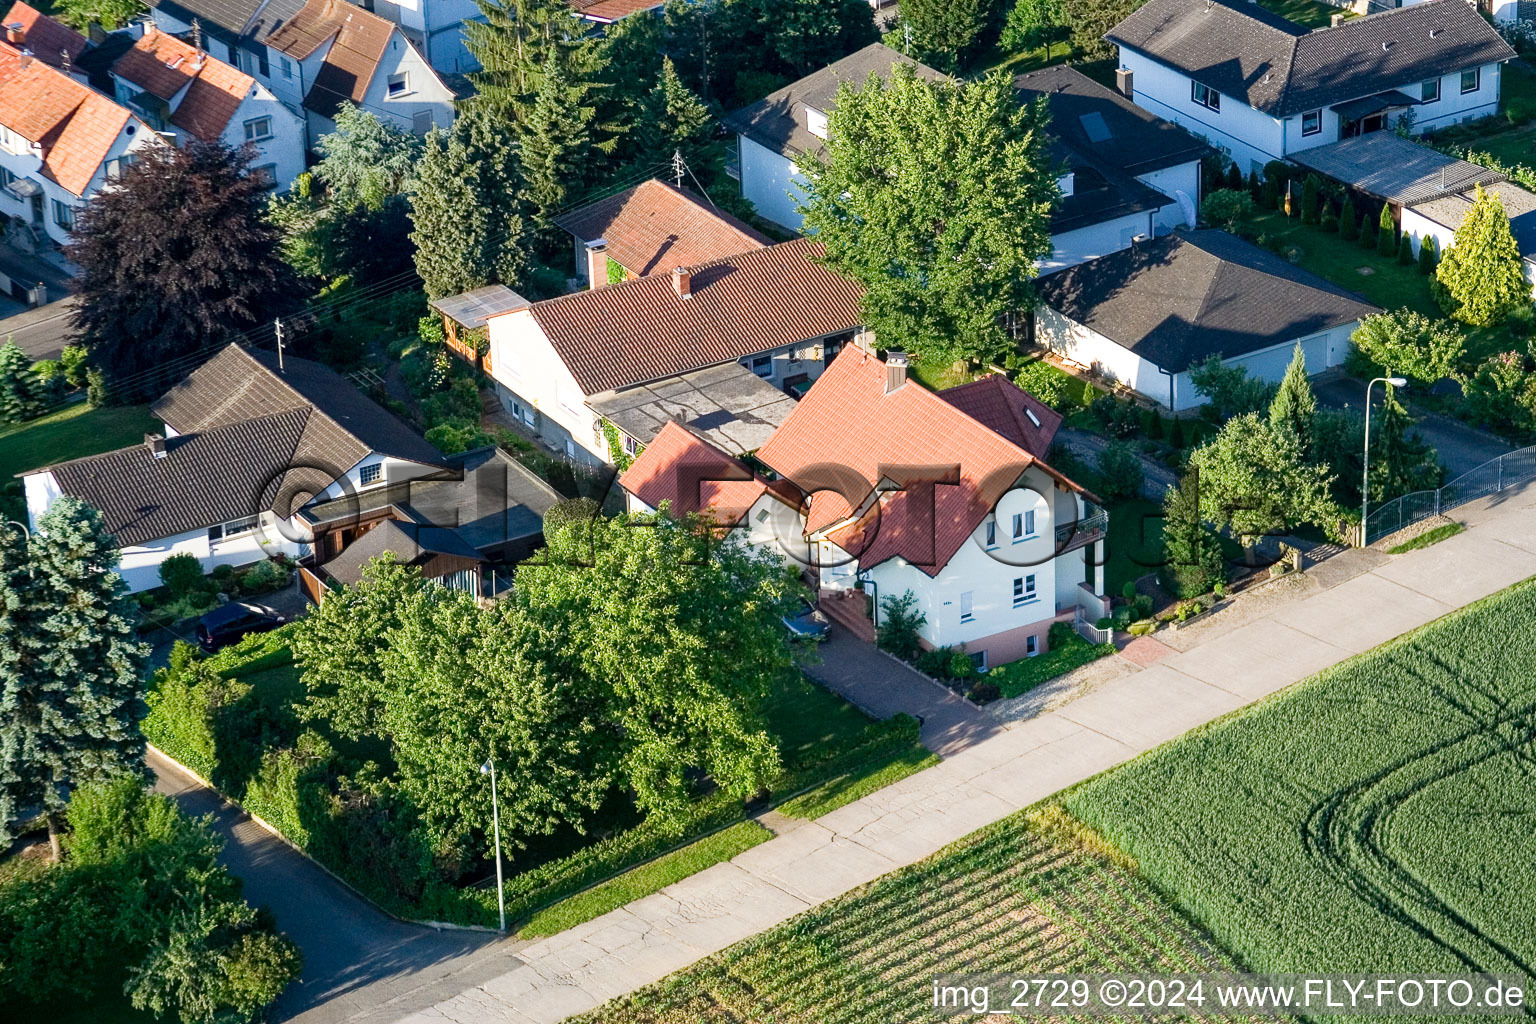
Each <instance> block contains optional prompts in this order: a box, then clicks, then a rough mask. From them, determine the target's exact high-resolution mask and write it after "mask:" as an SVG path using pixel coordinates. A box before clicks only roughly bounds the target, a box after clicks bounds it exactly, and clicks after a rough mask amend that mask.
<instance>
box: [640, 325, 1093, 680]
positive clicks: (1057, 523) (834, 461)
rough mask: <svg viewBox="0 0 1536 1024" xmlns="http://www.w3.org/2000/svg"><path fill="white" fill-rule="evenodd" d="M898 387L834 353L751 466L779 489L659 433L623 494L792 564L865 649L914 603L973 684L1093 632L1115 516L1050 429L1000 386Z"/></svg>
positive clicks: (680, 433) (890, 376)
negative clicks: (899, 608) (1087, 629)
mask: <svg viewBox="0 0 1536 1024" xmlns="http://www.w3.org/2000/svg"><path fill="white" fill-rule="evenodd" d="M906 369H907V362H906V358H905V356H903V355H902V354H901V353H896V352H892V353H889V354H888V356H887V358H886V359H883V360H882V359H880V358H879V357H878V356H877V355H876V354H875V353H874V352H873V351H871V350H870V348H868V347H867V344H866V343H865V342H864V341H862V340H861V341H860V342H859V343H857V344H853V345H849V346H847V347H846V348H844V349H843V351H842V354H841V355H839V356H838V357H837V358H836V360H834V361H833V363H832V365H831V366H830V367H828V368H827V371H826V372H825V373H824V374H822V376H821V379H820V380H819V381H818V382H817V384H816V386H815V387H813V388H812V389H811V391H810V393H809V394H808V395H807V396H806V397H805V398H804V399H803V400H802V401H801V402H800V403H799V404H798V405H797V406H796V407H795V408H794V410H793V411H792V412H791V413H790V414H789V416H788V417H786V418H785V420H784V422H783V423H782V424H781V425H780V426H779V428H778V429H777V430H776V431H775V432H774V434H773V437H772V438H771V439H770V440H769V441H768V443H767V444H765V445H764V446H763V447H762V448H761V449H759V450H758V452H757V459H758V461H759V462H761V463H762V464H763V465H765V466H767V467H768V468H769V469H771V470H772V471H774V473H775V474H777V478H776V479H773V480H769V479H767V478H766V477H764V476H762V475H759V474H755V473H753V472H752V471H751V470H749V469H748V467H747V466H746V465H745V464H743V463H741V462H739V461H737V460H734V459H731V458H729V457H728V456H727V455H726V454H725V453H724V452H722V451H719V450H718V449H712V448H711V446H710V445H709V442H708V439H707V438H704V437H702V436H700V435H699V434H697V433H694V432H690V431H688V430H686V429H684V428H682V427H679V426H677V425H675V424H669V425H668V426H666V427H665V428H664V429H663V431H662V432H661V433H660V434H658V436H657V440H656V442H655V443H654V444H653V445H652V446H651V447H649V448H647V449H646V450H645V451H644V452H643V453H642V454H641V455H640V457H639V458H637V459H636V460H635V462H634V464H633V465H632V466H631V467H630V468H629V469H628V470H627V471H626V472H625V473H624V475H623V476H622V477H621V478H620V480H621V483H622V484H623V486H624V488H625V490H626V491H627V492H628V493H629V495H630V504H631V507H632V508H637V509H655V508H658V507H659V506H661V505H662V504H663V503H667V504H668V505H669V507H670V508H671V509H672V510H673V511H674V512H677V513H680V514H681V513H697V514H700V515H702V516H704V517H706V518H708V519H710V520H712V521H714V523H715V524H717V525H718V526H720V527H723V528H730V529H732V531H733V532H732V533H731V534H730V535H731V536H732V537H734V538H737V539H738V540H740V541H741V542H744V543H748V544H751V545H754V546H758V547H760V548H763V549H766V550H775V551H777V552H778V553H779V554H780V556H781V557H784V558H786V559H788V560H791V561H794V562H798V563H799V564H801V565H803V566H805V567H806V568H807V569H808V570H810V571H811V572H812V573H813V574H814V576H815V579H816V582H817V585H818V588H819V591H820V596H821V603H822V607H823V609H824V610H827V611H828V612H829V613H831V614H833V615H834V617H836V618H838V619H840V620H842V621H844V622H845V624H849V625H850V626H852V627H853V628H855V629H856V630H860V631H862V632H863V633H864V635H865V636H866V637H873V635H874V627H875V626H876V625H877V622H876V621H875V620H876V619H878V617H879V615H880V610H879V609H880V605H881V602H882V601H884V600H885V599H886V598H891V597H899V596H901V595H902V594H904V593H906V592H908V591H910V592H911V593H912V594H913V596H914V598H915V599H916V610H917V611H919V612H921V613H922V615H923V616H924V618H925V621H924V624H923V626H922V627H921V628H920V629H919V636H920V638H921V640H922V642H923V643H924V644H926V645H928V646H930V647H962V646H963V647H964V649H965V651H966V652H967V653H968V654H970V655H971V656H972V657H973V658H974V659H975V660H976V662H977V664H978V666H979V667H981V668H986V667H989V666H991V665H999V664H1003V663H1005V662H1009V661H1013V660H1016V659H1018V658H1022V657H1029V656H1031V655H1034V654H1038V653H1041V652H1043V651H1045V650H1046V648H1047V645H1048V643H1049V629H1050V626H1051V624H1052V623H1054V622H1058V621H1067V622H1070V621H1073V620H1075V619H1077V618H1079V617H1083V618H1088V619H1090V620H1091V619H1096V618H1098V616H1099V615H1100V614H1102V611H1101V609H1102V602H1101V601H1100V600H1099V599H1098V598H1097V597H1096V596H1095V590H1096V583H1097V582H1098V581H1099V580H1100V578H1101V577H1100V576H1099V574H1098V573H1097V572H1096V570H1095V567H1096V566H1098V565H1101V564H1102V562H1103V543H1104V535H1105V530H1106V528H1107V526H1108V516H1107V514H1106V513H1105V512H1104V511H1103V510H1102V509H1101V508H1100V507H1099V506H1098V504H1097V499H1096V498H1094V496H1093V495H1091V494H1089V493H1088V492H1086V491H1084V490H1083V488H1082V487H1080V486H1079V485H1077V484H1076V483H1074V482H1073V481H1072V480H1070V479H1069V478H1067V477H1066V476H1064V475H1063V474H1061V473H1060V472H1058V471H1057V470H1055V469H1053V468H1052V467H1051V466H1049V465H1048V464H1047V463H1046V462H1045V460H1044V456H1045V453H1046V452H1047V451H1048V450H1049V448H1050V444H1051V440H1052V438H1053V437H1054V435H1055V433H1056V430H1057V428H1058V427H1060V425H1061V417H1060V415H1059V414H1058V413H1056V412H1054V411H1052V410H1051V409H1050V408H1049V407H1048V406H1046V405H1044V404H1043V403H1041V402H1039V401H1038V400H1036V399H1035V398H1034V397H1033V396H1031V395H1029V394H1027V393H1025V392H1024V391H1022V390H1020V389H1019V388H1018V387H1016V386H1015V385H1013V384H1012V383H1010V382H1009V381H1008V380H1007V379H1005V378H1003V377H996V376H994V377H987V378H983V379H981V380H979V381H975V382H972V383H970V384H965V385H962V386H960V387H957V388H951V389H949V390H947V391H944V392H940V393H934V392H932V391H929V390H928V389H927V388H925V387H923V386H922V385H921V384H919V383H918V382H917V381H915V380H911V379H909V378H908V377H907V373H906ZM866 595H868V598H870V599H871V600H866ZM1080 608H1081V609H1084V610H1083V611H1081V612H1080V611H1079V609H1080ZM871 616H872V617H871ZM861 627H862V628H861Z"/></svg>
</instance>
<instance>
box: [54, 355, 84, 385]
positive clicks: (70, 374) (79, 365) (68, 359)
mask: <svg viewBox="0 0 1536 1024" xmlns="http://www.w3.org/2000/svg"><path fill="white" fill-rule="evenodd" d="M87 357H88V353H87V352H86V351H85V349H84V348H83V347H81V346H79V345H65V346H64V350H63V351H62V352H60V353H59V367H60V368H61V369H62V370H63V371H64V381H65V383H67V384H68V385H69V386H70V387H72V388H83V387H85V372H86V365H85V364H86V359H87Z"/></svg>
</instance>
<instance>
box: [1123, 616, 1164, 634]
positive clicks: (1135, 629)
mask: <svg viewBox="0 0 1536 1024" xmlns="http://www.w3.org/2000/svg"><path fill="white" fill-rule="evenodd" d="M1155 629H1157V623H1155V622H1153V621H1152V620H1151V619H1144V620H1142V621H1141V622H1133V623H1131V624H1130V625H1129V626H1127V627H1126V630H1125V631H1126V632H1127V633H1129V634H1131V636H1149V635H1151V633H1152V631H1153V630H1155Z"/></svg>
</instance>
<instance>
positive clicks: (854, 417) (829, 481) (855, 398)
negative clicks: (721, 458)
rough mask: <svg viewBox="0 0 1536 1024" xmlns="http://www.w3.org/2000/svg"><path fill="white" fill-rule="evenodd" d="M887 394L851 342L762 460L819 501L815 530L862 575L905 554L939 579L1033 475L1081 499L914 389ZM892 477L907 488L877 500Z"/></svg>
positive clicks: (877, 371) (811, 525)
mask: <svg viewBox="0 0 1536 1024" xmlns="http://www.w3.org/2000/svg"><path fill="white" fill-rule="evenodd" d="M885 388H886V365H885V363H884V362H883V361H881V360H880V359H879V358H877V357H876V356H874V355H872V354H870V353H869V352H867V351H866V350H865V349H863V348H862V347H860V346H859V345H849V346H848V347H846V348H845V349H843V351H842V352H841V353H839V355H838V357H837V358H836V359H835V360H833V361H832V365H831V366H829V367H828V368H827V370H826V372H825V373H823V374H822V375H821V377H820V378H818V379H817V381H816V383H815V384H814V385H812V387H811V390H810V392H809V393H807V395H806V396H805V398H803V399H801V401H800V404H799V405H798V406H796V407H795V411H794V412H792V413H790V416H789V419H788V420H786V421H785V422H784V425H783V426H781V427H780V428H779V430H778V432H777V433H775V434H774V436H773V440H771V441H769V442H768V443H767V444H766V445H764V446H763V448H762V449H761V450H760V451H759V452H758V453H757V456H758V458H759V459H760V460H762V462H763V463H764V464H765V465H767V466H769V467H771V468H772V469H773V470H774V471H776V472H777V473H779V474H780V475H781V476H783V477H785V478H786V479H788V480H790V481H792V482H793V483H795V484H796V485H797V486H798V487H799V488H800V489H801V490H803V491H805V492H807V493H809V494H811V496H812V497H811V501H810V508H809V512H808V515H807V523H806V529H807V531H808V532H810V533H816V532H819V531H823V530H828V529H830V530H831V532H830V533H829V534H828V536H829V537H830V538H831V539H832V540H833V541H834V542H835V543H837V544H838V546H839V547H841V548H843V550H845V551H847V552H848V553H849V554H851V555H853V556H854V557H856V558H857V559H858V560H859V564H860V566H861V567H862V568H870V567H872V566H875V565H879V564H880V563H881V562H884V561H886V560H888V559H890V558H895V557H898V556H899V557H902V558H905V559H906V560H907V561H908V562H910V563H911V564H913V565H915V566H917V567H918V568H919V569H921V570H922V571H923V572H925V573H927V574H928V575H930V576H933V575H936V574H937V573H938V571H939V570H940V569H941V568H943V567H944V566H945V565H946V564H948V562H949V560H950V559H951V558H953V557H954V554H955V552H956V551H959V550H960V546H961V545H962V544H964V543H965V542H966V541H967V540H968V539H969V538H970V536H971V534H972V533H973V532H974V531H975V530H976V528H977V527H978V526H980V525H981V523H982V522H983V521H984V520H985V519H986V517H987V514H988V513H989V512H991V510H992V508H993V507H994V506H995V505H996V504H997V501H998V499H999V498H1001V497H1002V496H1003V494H1004V493H1006V492H1007V491H1008V490H1010V489H1011V488H1012V487H1013V485H1014V484H1015V483H1016V482H1017V481H1018V479H1019V477H1020V476H1021V475H1022V474H1023V473H1024V471H1025V470H1027V469H1028V468H1030V467H1031V466H1039V467H1040V468H1041V469H1042V470H1044V471H1046V472H1047V473H1049V474H1050V475H1051V476H1052V477H1053V478H1054V479H1056V480H1057V481H1059V482H1061V483H1062V484H1063V485H1064V486H1068V487H1072V488H1073V489H1075V490H1081V488H1079V487H1077V485H1076V484H1073V483H1071V482H1070V481H1068V480H1067V479H1066V478H1065V477H1063V476H1061V475H1060V474H1059V473H1057V472H1055V471H1054V470H1052V469H1050V468H1049V467H1048V466H1046V465H1045V464H1044V463H1043V462H1041V461H1040V460H1039V459H1037V458H1035V457H1034V456H1033V455H1031V454H1030V453H1029V452H1027V451H1025V450H1024V449H1023V448H1020V447H1019V446H1018V445H1015V444H1013V443H1011V442H1010V441H1008V440H1007V439H1006V438H1005V437H1003V436H1002V435H1001V434H999V433H998V432H996V431H994V430H992V429H990V428H988V427H987V426H984V425H983V424H981V423H979V422H977V421H976V420H974V419H972V418H971V417H970V416H968V415H966V414H965V413H964V412H962V411H961V410H960V409H958V408H956V407H955V406H954V405H952V404H950V403H949V402H947V401H946V400H945V399H944V398H942V397H940V396H939V395H936V394H934V393H933V392H932V391H929V390H928V389H927V388H925V387H923V386H922V385H921V384H919V383H917V382H916V381H914V380H908V381H907V382H906V383H905V384H903V385H902V386H901V387H898V388H897V389H896V390H894V391H891V392H889V393H887V392H886V390H885ZM902 467H905V469H903V468H902ZM894 475H901V476H903V477H905V480H903V481H896V482H898V483H903V482H905V483H907V484H908V486H907V488H906V489H904V490H896V491H887V492H886V493H885V494H884V495H882V496H881V497H880V498H879V499H878V500H875V501H873V502H871V501H870V499H871V498H873V497H874V492H875V490H876V488H878V487H880V486H881V484H882V482H883V481H890V480H892V478H893V476H894ZM923 480H931V481H934V486H933V488H932V491H931V498H930V497H929V495H930V492H929V491H928V489H927V488H926V487H913V486H911V484H912V483H914V482H918V481H923ZM855 515H858V518H857V519H853V520H852V521H848V520H850V517H852V516H855ZM840 524H841V525H840Z"/></svg>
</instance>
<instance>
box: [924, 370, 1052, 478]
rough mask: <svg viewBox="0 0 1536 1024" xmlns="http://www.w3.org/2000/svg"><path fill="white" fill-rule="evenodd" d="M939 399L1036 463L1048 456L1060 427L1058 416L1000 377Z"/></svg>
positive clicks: (962, 387) (944, 393) (943, 394)
mask: <svg viewBox="0 0 1536 1024" xmlns="http://www.w3.org/2000/svg"><path fill="white" fill-rule="evenodd" d="M939 397H940V398H942V399H944V401H946V402H948V403H949V404H950V405H952V406H954V407H955V408H956V409H959V410H960V411H961V412H963V413H965V414H966V415H967V416H969V417H970V418H971V419H973V420H976V421H977V422H978V423H981V424H982V425H983V426H988V427H991V428H992V429H993V430H995V431H997V432H998V433H999V434H1002V435H1003V436H1004V437H1006V438H1007V439H1008V440H1010V441H1012V442H1013V443H1014V444H1016V445H1018V446H1019V447H1020V448H1023V449H1024V450H1025V451H1027V452H1029V453H1030V454H1031V455H1033V456H1035V457H1036V458H1039V459H1043V458H1045V456H1046V455H1047V454H1048V453H1049V452H1050V450H1051V441H1052V440H1053V439H1054V438H1055V437H1056V431H1057V429H1058V428H1059V427H1060V426H1061V413H1059V412H1057V411H1056V410H1055V409H1052V408H1051V407H1050V406H1048V405H1046V404H1045V403H1044V402H1042V401H1040V399H1038V398H1036V397H1035V396H1034V395H1031V394H1030V393H1029V392H1027V391H1025V390H1024V389H1023V388H1021V387H1019V386H1018V385H1016V384H1014V383H1012V382H1011V381H1009V380H1008V378H1007V377H1004V376H1002V375H1001V374H992V375H990V376H987V377H983V378H981V379H980V380H973V381H971V382H970V383H969V384H961V385H960V386H959V387H953V388H949V389H948V390H945V391H940V392H939Z"/></svg>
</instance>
